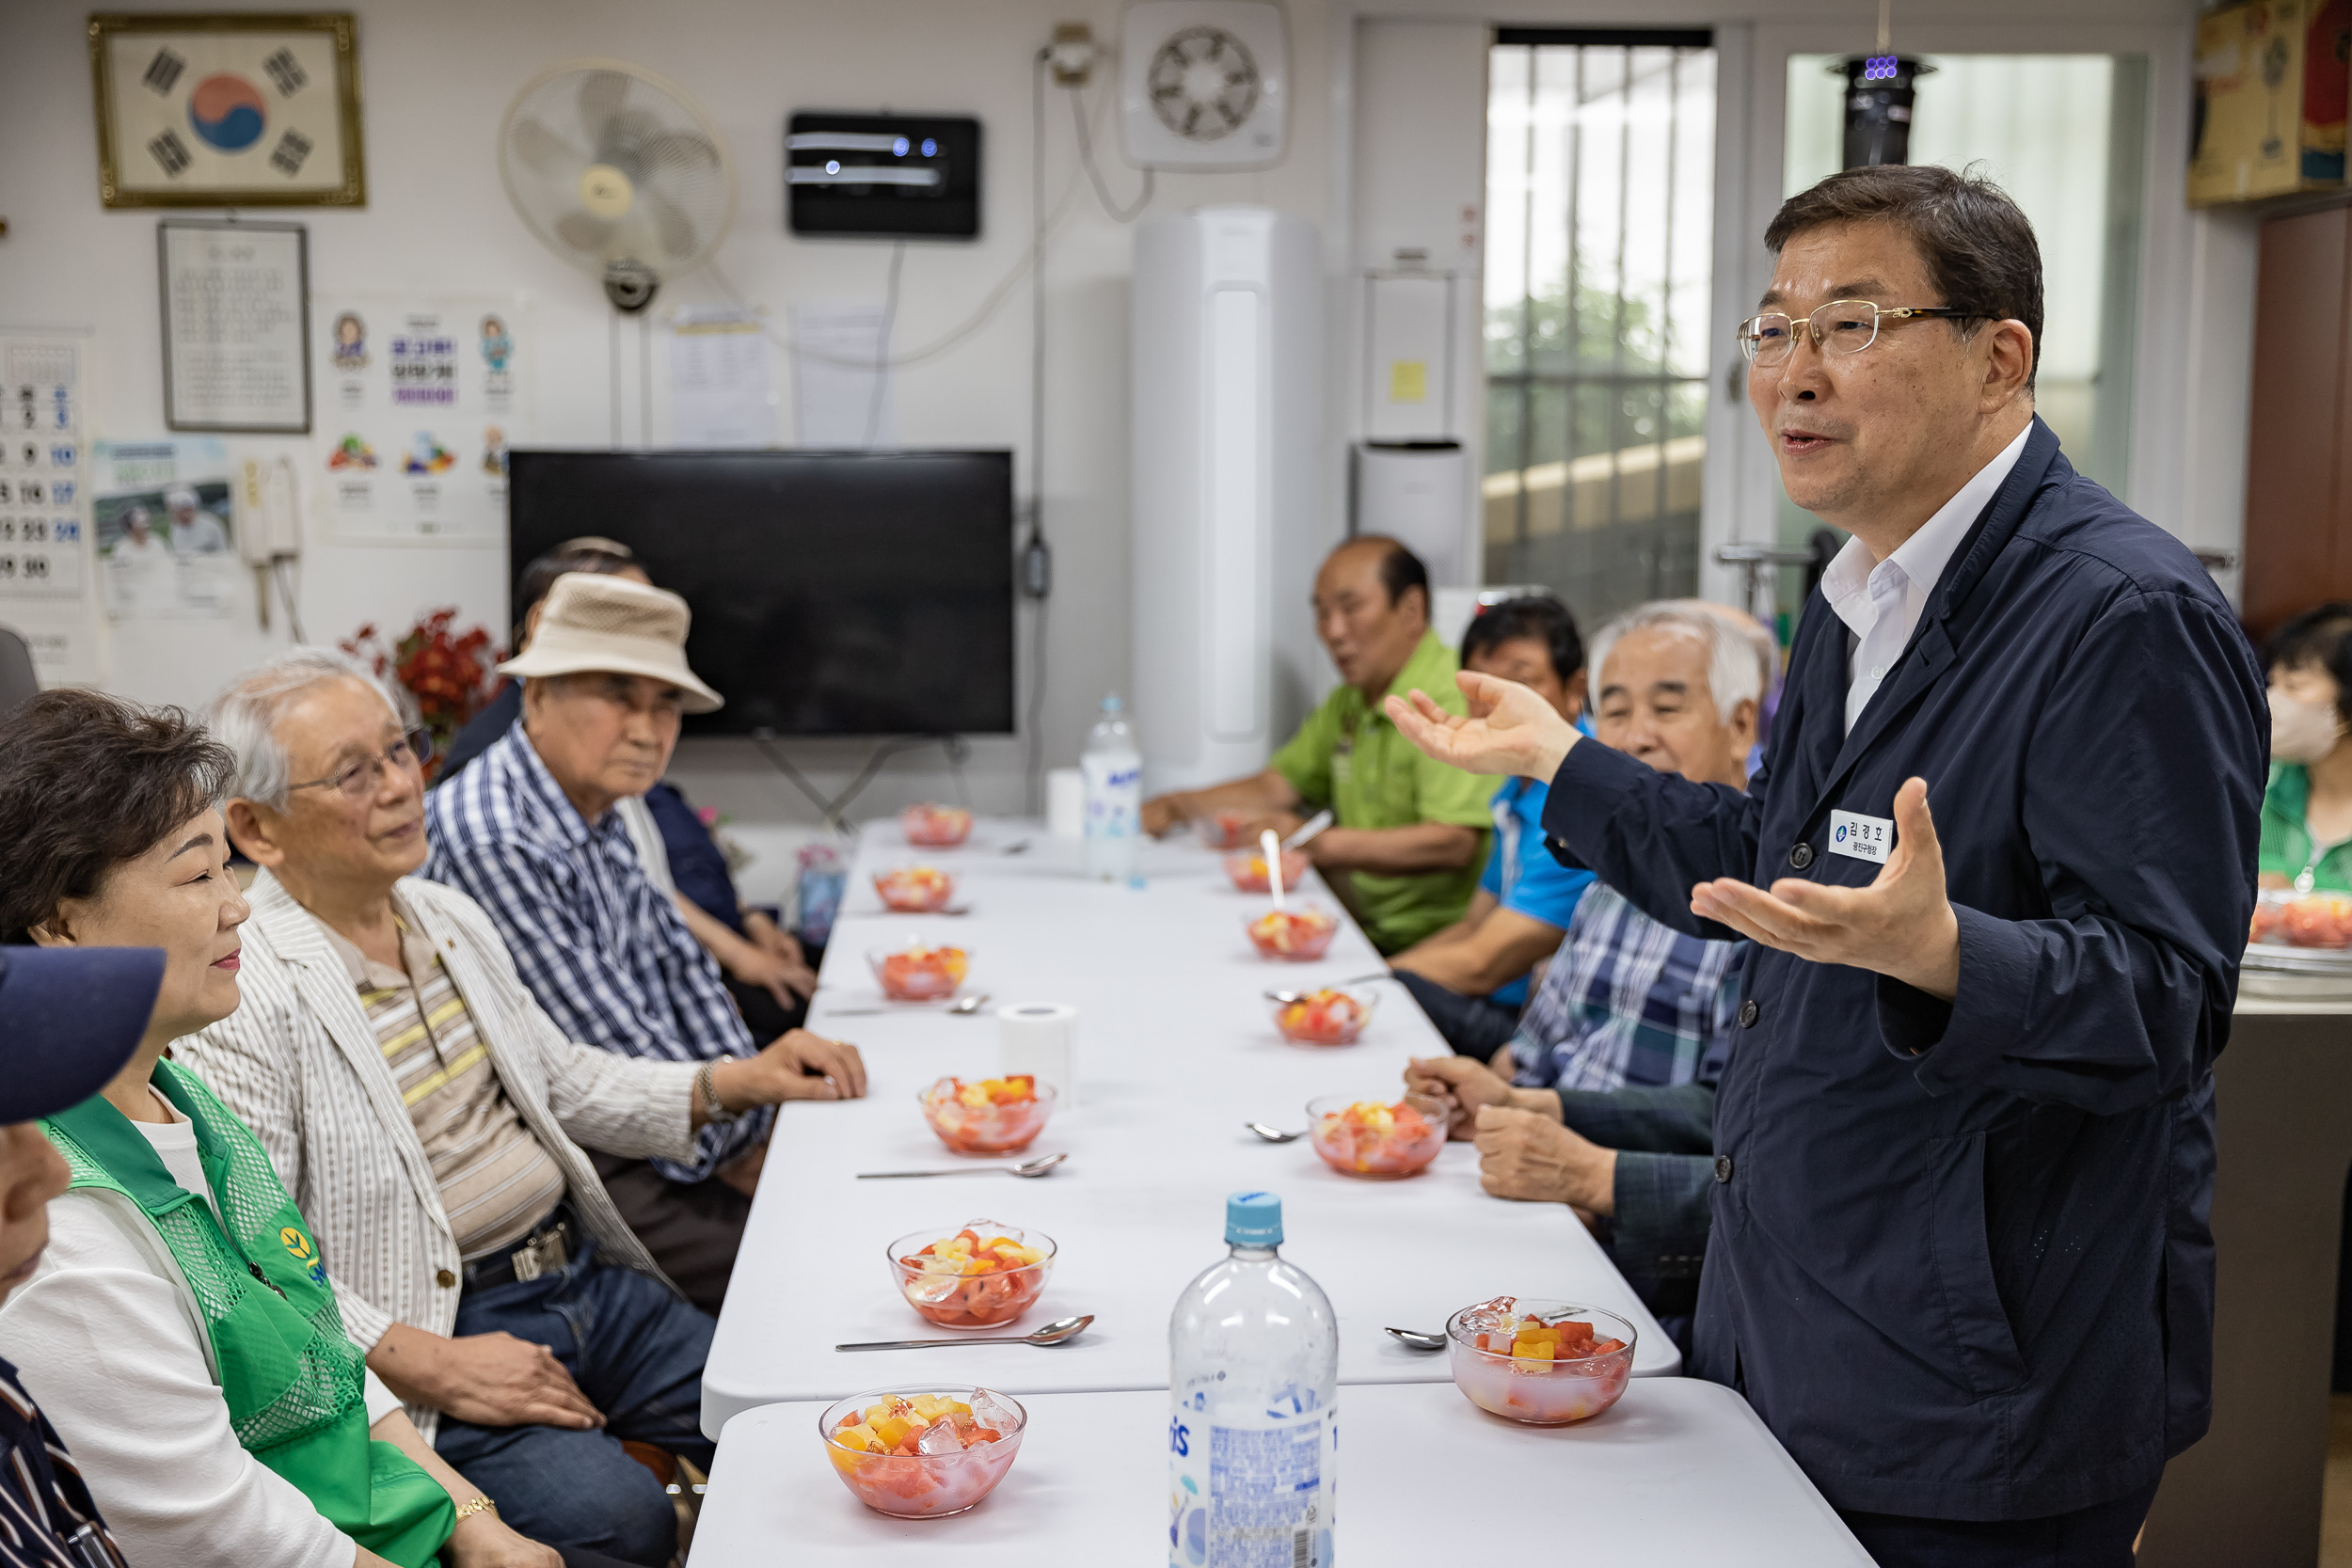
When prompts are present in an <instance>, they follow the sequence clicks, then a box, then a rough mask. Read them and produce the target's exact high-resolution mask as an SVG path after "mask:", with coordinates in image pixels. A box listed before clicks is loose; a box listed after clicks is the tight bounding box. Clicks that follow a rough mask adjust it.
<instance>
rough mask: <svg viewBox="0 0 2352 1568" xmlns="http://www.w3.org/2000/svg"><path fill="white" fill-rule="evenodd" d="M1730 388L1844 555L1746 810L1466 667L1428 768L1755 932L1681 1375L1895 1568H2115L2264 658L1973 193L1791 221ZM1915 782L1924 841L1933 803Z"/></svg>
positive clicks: (2182, 1203) (2029, 247) (1921, 796)
mask: <svg viewBox="0 0 2352 1568" xmlns="http://www.w3.org/2000/svg"><path fill="white" fill-rule="evenodd" d="M1765 244H1766V245H1768V246H1769V247H1770V248H1771V249H1772V252H1773V254H1774V256H1775V257H1776V258H1777V261H1776V263H1775V266H1774V270H1773V276H1772V287H1771V289H1770V290H1769V291H1768V292H1767V293H1765V295H1764V297H1763V299H1762V301H1761V302H1760V305H1759V310H1760V313H1759V314H1758V315H1756V317H1754V318H1752V319H1751V320H1749V321H1747V322H1745V323H1742V324H1741V325H1740V341H1741V344H1742V346H1743V348H1745V350H1746V351H1747V353H1748V355H1749V356H1750V370H1749V376H1748V398H1749V401H1750V403H1751V404H1754V406H1755V409H1756V417H1757V419H1758V420H1761V421H1762V424H1763V427H1764V432H1765V435H1766V436H1767V438H1769V439H1770V440H1771V441H1772V444H1773V447H1774V449H1775V452H1776V455H1777V457H1778V460H1779V463H1780V472H1781V478H1782V481H1783V483H1785V484H1786V486H1787V488H1788V494H1789V496H1790V497H1791V498H1792V499H1795V500H1796V501H1797V502H1798V504H1800V505H1801V506H1804V508H1805V509H1806V510H1808V511H1811V512H1813V513H1815V514H1817V515H1820V517H1821V518H1822V519H1823V520H1824V521H1827V522H1830V523H1833V524H1836V526H1838V527H1840V528H1843V529H1846V530H1848V531H1851V534H1852V535H1853V537H1852V539H1851V541H1850V542H1849V543H1848V545H1847V546H1846V547H1845V552H1844V553H1843V554H1842V555H1840V556H1839V557H1838V558H1837V560H1836V562H1835V563H1834V564H1833V565H1832V567H1831V569H1830V570H1829V572H1828V573H1827V574H1826V575H1825V576H1824V577H1823V578H1822V581H1821V589H1820V594H1818V595H1817V596H1816V597H1815V599H1814V600H1813V601H1812V602H1811V603H1810V604H1809V605H1808V606H1807V608H1806V611H1805V614H1804V620H1803V622H1802V624H1801V626H1800V628H1799V631H1798V634H1797V640H1796V646H1795V648H1794V650H1793V652H1792V654H1791V657H1790V665H1789V671H1788V684H1787V688H1786V694H1785V696H1784V697H1783V700H1782V705H1781V708H1780V713H1779V717H1778V719H1777V721H1775V722H1774V724H1773V726H1772V742H1771V746H1770V749H1769V750H1768V752H1767V753H1766V756H1765V767H1764V768H1763V769H1762V770H1761V771H1759V772H1758V773H1757V774H1756V776H1755V778H1754V779H1753V780H1752V781H1751V784H1750V786H1749V788H1748V789H1747V790H1746V791H1745V792H1744V793H1743V792H1741V791H1739V790H1735V789H1731V788H1729V787H1726V786H1724V785H1720V784H1715V785H1709V784H1692V783H1690V782H1689V781H1687V780H1684V779H1680V778H1677V777H1676V776H1675V775H1673V774H1668V773H1659V772H1655V771H1653V770H1651V769H1650V768H1645V767H1644V766H1642V765H1641V764H1640V763H1639V762H1636V761H1634V760H1633V759H1631V758H1629V757H1625V756H1620V755H1618V754H1617V753H1616V752H1611V751H1609V750H1608V749H1607V748H1605V747H1602V746H1598V745H1595V744H1592V743H1591V742H1583V743H1580V742H1579V738H1578V736H1577V735H1576V733H1575V732H1574V731H1573V730H1572V729H1570V728H1569V727H1568V726H1567V725H1566V724H1565V722H1562V721H1560V720H1559V718H1558V716H1557V715H1556V714H1555V713H1553V711H1552V710H1551V708H1550V706H1549V705H1548V704H1545V703H1543V702H1541V701H1540V700H1538V699H1536V698H1534V696H1533V695H1532V694H1530V693H1528V692H1526V691H1525V690H1523V689H1520V688H1518V687H1515V686H1512V685H1510V684H1508V683H1506V682H1502V681H1497V680H1494V679H1492V678H1490V677H1485V676H1479V675H1473V674H1465V675H1463V676H1462V677H1460V680H1461V685H1462V687H1463V689H1464V690H1465V691H1466V692H1467V693H1468V694H1469V696H1470V701H1471V712H1470V716H1469V717H1467V718H1457V717H1454V716H1451V715H1448V714H1445V713H1443V712H1441V711H1440V710H1438V708H1437V707H1435V706H1434V705H1430V704H1427V703H1426V702H1424V701H1422V698H1421V696H1420V694H1418V693H1416V694H1415V695H1414V698H1413V700H1412V702H1411V703H1410V704H1409V705H1408V704H1407V703H1406V701H1405V700H1403V699H1401V698H1393V697H1392V698H1391V699H1390V708H1391V715H1392V717H1393V718H1394V719H1395V720H1396V722H1397V724H1398V726H1399V727H1400V728H1401V729H1403V730H1404V731H1405V733H1406V735H1408V736H1410V737H1411V738H1412V739H1413V740H1414V741H1415V742H1416V743H1417V744H1419V745H1420V746H1422V749H1423V750H1425V751H1427V752H1430V754H1431V755H1433V756H1435V757H1437V758H1438V759H1440V760H1442V761H1446V762H1451V763H1454V765H1455V766H1457V767H1462V768H1472V769H1474V770H1477V771H1480V772H1487V773H1524V774H1532V775H1534V776H1535V777H1538V778H1549V779H1551V780H1552V781H1553V782H1552V785H1551V793H1550V799H1549V803H1548V809H1547V811H1546V813H1545V816H1544V828H1545V831H1546V832H1547V833H1549V835H1550V837H1551V839H1552V841H1553V843H1554V846H1555V850H1556V852H1560V853H1563V854H1564V856H1565V857H1566V858H1568V859H1570V860H1572V861H1573V862H1575V863H1581V864H1583V865H1585V866H1587V867H1589V868H1591V869H1592V870H1593V871H1595V872H1597V874H1598V875H1599V877H1600V879H1601V880H1602V881H1604V882H1607V883H1608V884H1609V885H1611V886H1612V887H1614V888H1617V889H1619V890H1620V891H1622V892H1624V893H1625V894H1626V895H1628V896H1629V897H1630V898H1631V899H1633V901H1634V902H1635V903H1637V904H1638V905H1640V906H1641V907H1642V908H1643V909H1645V911H1648V912H1649V913H1650V914H1652V915H1654V916H1656V917H1657V918H1658V919H1660V920H1662V921H1665V922H1667V923H1669V924H1671V925H1674V926H1676V927H1679V928H1681V929H1685V930H1689V931H1693V932H1695V933H1697V934H1699V935H1702V936H1708V937H1727V936H1734V935H1737V936H1744V937H1748V938H1751V939H1753V940H1754V941H1755V942H1756V943H1757V944H1758V949H1757V951H1756V954H1755V955H1754V957H1753V958H1751V960H1750V962H1749V966H1748V972H1747V993H1746V997H1745V1000H1744V1001H1742V1003H1741V1004H1740V1013H1739V1020H1740V1024H1741V1025H1742V1027H1741V1029H1740V1032H1739V1034H1738V1035H1737V1036H1736V1037H1735V1038H1734V1041H1733V1045H1732V1051H1731V1060H1730V1064H1729V1067H1728V1069H1727V1070H1726V1071H1725V1073H1724V1079H1723V1083H1722V1086H1721V1091H1720V1094H1719V1098H1718V1101H1717V1110H1716V1120H1715V1148H1716V1160H1715V1180H1716V1182H1717V1186H1716V1188H1715V1205H1714V1210H1715V1212H1714V1230H1713V1239H1712V1242H1711V1243H1710V1250H1709V1253H1708V1259H1707V1264H1706V1269H1705V1273H1704V1275H1703V1277H1702V1279H1701V1282H1700V1291H1699V1316H1698V1324H1697V1354H1696V1355H1695V1357H1694V1361H1695V1365H1696V1368H1697V1370H1699V1371H1700V1372H1701V1373H1702V1374H1703V1375H1705V1376H1707V1377H1709V1378H1712V1379H1714V1380H1716V1381H1718V1382H1722V1383H1726V1384H1729V1385H1731V1386H1734V1387H1736V1388H1739V1389H1740V1390H1742V1391H1743V1392H1744V1393H1745V1394H1746V1396H1747V1398H1748V1400H1749V1402H1751V1403H1752V1404H1754V1406H1755V1407H1756V1411H1757V1413H1758V1414H1759V1415H1760V1416H1762V1417H1763V1418H1764V1420H1765V1422H1766V1424H1767V1425H1769V1426H1770V1427H1771V1428H1772V1431H1773V1433H1775V1434H1776V1435H1778V1437H1779V1438H1780V1440H1781V1442H1782V1443H1783V1444H1785V1445H1786V1446H1787V1448H1788V1451H1789V1452H1790V1453H1791V1454H1792V1455H1794V1456H1795V1457H1796V1459H1797V1462H1798V1463H1799V1464H1800V1465H1803V1466H1804V1470H1805V1473H1806V1474H1807V1475H1809V1476H1810V1477H1811V1478H1812V1479H1813V1481H1814V1483H1815V1484H1816V1485H1818V1486H1819V1487H1820V1489H1821V1492H1822V1494H1823V1495H1824V1496H1825V1497H1828V1499H1829V1500H1830V1502H1831V1503H1832V1504H1833V1505H1834V1506H1836V1508H1837V1509H1838V1511H1839V1512H1840V1513H1842V1514H1844V1516H1845V1518H1846V1520H1847V1522H1848V1523H1849V1524H1850V1525H1851V1527H1852V1528H1853V1530H1854V1532H1855V1534H1856V1535H1857V1536H1859V1537H1860V1539H1861V1541H1862V1543H1863V1544H1864V1545H1865V1546H1866V1547H1867V1548H1868V1549H1869V1550H1870V1552H1871V1553H1872V1555H1873V1556H1875V1557H1876V1558H1877V1559H1878V1560H1879V1561H1880V1562H1881V1563H1882V1564H1884V1565H1886V1568H1909V1565H1914V1564H1918V1565H1942V1564H1955V1565H1958V1564H1966V1565H1969V1568H2012V1565H2017V1568H2022V1565H2025V1564H2033V1565H2035V1568H2058V1565H2065V1568H2125V1565H2127V1564H2128V1563H2129V1562H2130V1560H2131V1544H2132V1539H2133V1536H2134V1535H2135V1533H2136V1532H2137V1529H2138V1528H2139V1524H2140V1521H2141V1520H2142V1519H2143V1518H2144V1517H2145V1516H2146V1513H2147V1510H2148V1505H2149V1503H2150V1501H2151V1499H2152V1498H2153V1497H2154V1495H2155V1488H2156V1482H2157V1481H2158V1479H2159V1477H2160V1476H2161V1475H2162V1473H2163V1470H2164V1465H2165V1461H2166V1460H2167V1459H2169V1457H2170V1456H2171V1455H2173V1454H2175V1453H2178V1452H2179V1451H2181V1449H2185V1448H2186V1447H2187V1446H2188V1445H2189V1444H2191V1443H2193V1442H2195V1441H2196V1440H2197V1439H2198V1437H2200V1436H2201V1435H2202V1433H2204V1430H2205V1425H2206V1420H2207V1416H2208V1409H2209V1404H2210V1392H2211V1383H2212V1368H2213V1292H2214V1274H2213V1241H2212V1237H2211V1234H2210V1232H2209V1231H2208V1229H2207V1227H2206V1216H2207V1213H2208V1212H2209V1209H2210V1206H2211V1200H2212V1196H2213V1178H2214V1119H2213V1079H2212V1069H2213V1062H2214V1058H2215V1057H2216V1055H2217V1054H2218V1053H2219V1052H2220V1050H2221V1047H2222V1045H2223V1043H2224V1042H2225V1041H2226V1040H2227V1038H2228V1037H2229V1031H2230V1013H2231V1008H2232V1006H2233V1002H2234V1000H2235V997H2236V991H2237V965H2238V958H2239V955H2240V954H2241V953H2242V951H2243V950H2244V948H2245V945H2246V930H2247V922H2248V919H2249V915H2250V914H2251V911H2252V907H2253V898H2254V851H2255V839H2256V827H2257V819H2258V812H2259V809H2260V805H2261V799H2262V788H2263V775H2264V752H2265V740H2266V738H2267V723H2268V721H2267V718H2266V715H2265V706H2264V693H2263V676H2262V672H2261V670H2260V669H2259V668H2258V666H2257V664H2256V662H2255V659H2254V657H2253V654H2252V651H2251V650H2250V649H2249V647H2248V646H2247V643H2246V641H2245V638H2244V636H2243V634H2242V633H2241V632H2240V631H2239V629H2238V626H2237V623H2236V621H2235V619H2234V618H2233V615H2232V614H2231V611H2230V607H2229V605H2228V604H2227V603H2226V602H2224V600H2223V599H2222V597H2221V595H2220V594H2218V593H2217V592H2216V590H2215V588H2214V585H2213V582H2212V580H2211V579H2210V578H2208V577H2207V576H2206V574H2205V573H2204V572H2203V571H2202V570H2201V568H2200V567H2199V566H2198V564H2197V562H2196V561H2195V559H2194V558H2193V557H2191V556H2190V554H2189V553H2188V551H2187V550H2186V549H2185V548H2184V547H2183V546H2181V545H2180V544H2179V543H2178V542H2177V541H2175V540H2173V539H2172V538H2171V537H2169V535H2167V534H2165V533H2164V532H2162V531H2159V530H2158V529H2156V528H2155V527H2154V526H2153V525H2152V524H2150V523H2148V522H2146V521H2144V520H2143V519H2141V518H2139V517H2137V516H2136V515H2133V513H2132V512H2131V511H2130V510H2129V509H2127V508H2126V507H2124V506H2123V505H2122V503H2121V502H2119V501H2117V500H2116V499H2115V498H2113V497H2112V496H2110V495H2108V494H2107V493H2106V491H2105V490H2103V489H2101V488H2100V487H2099V486H2098V485H2096V484H2094V483H2091V482H2090V481H2089V480H2087V479H2085V478H2083V477H2082V476H2081V475H2079V474H2077V473H2075V471H2074V468H2073V467H2072V466H2070V465H2069V464H2068V463H2067V461H2066V459H2065V457H2064V456H2063V455H2061V454H2060V453H2059V451H2058V437H2057V436H2054V435H2052V434H2051V432H2050V429H2049V427H2048V426H2047V425H2045V424H2043V423H2042V422H2041V420H2038V419H2036V418H2035V417H2034V412H2033V374H2034V365H2035V358H2036V352H2037V347H2038V344H2039V341H2040V339H2041V336H2042V263H2041V256H2040V252H2039V250H2038V248H2037V247H2036V245H2035V242H2034V237H2033V230H2032V229H2031V227H2030V226H2029V225H2028V224H2027V222H2026V218H2025V215H2024V214H2022V213H2020V212H2019V211H2018V210H2017V208H2016V207H2015V205H2014V204H2012V203H2011V202H2010V199H2009V198H2008V197H2007V196H2005V195H2004V194H2003V193H2002V192H2001V191H2000V190H1998V189H1997V188H1996V187H1994V186H1993V185H1992V184H1990V183H1989V182H1985V181H1982V180H1979V179H1973V178H1970V177H1967V176H1963V175H1959V174H1954V173H1952V172H1951V171H1949V170H1947V169H1942V168H1932V167H1920V168H1905V167H1880V168H1862V169H1852V170H1849V171H1847V172H1846V173H1844V174H1840V175H1836V176H1833V177H1832V178H1830V179H1828V180H1825V181H1823V182H1821V183H1820V184H1819V185H1816V186H1815V187H1814V188H1813V189H1811V190H1809V191H1806V192H1804V194H1803V195H1800V196H1797V197H1794V198H1790V199H1789V201H1788V203H1787V204H1786V205H1784V206H1783V207H1782V209H1781V211H1780V213H1779V215H1778V216H1776V217H1775V218H1774V219H1773V221H1772V227H1771V229H1770V230H1768V231H1767V232H1766V235H1765ZM1931 800H1932V802H1933V805H1934V812H1933V815H1932V816H1931V814H1930V811H1929V805H1930V802H1931Z"/></svg>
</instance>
